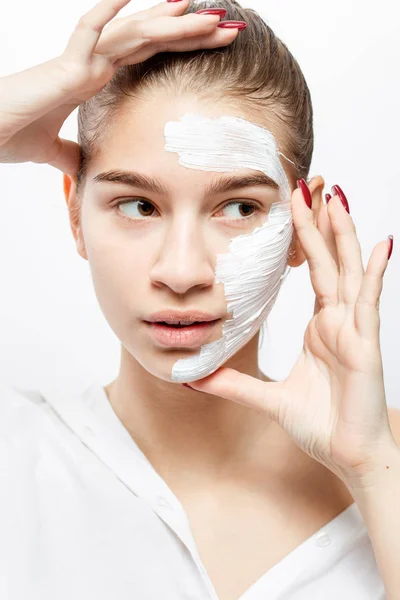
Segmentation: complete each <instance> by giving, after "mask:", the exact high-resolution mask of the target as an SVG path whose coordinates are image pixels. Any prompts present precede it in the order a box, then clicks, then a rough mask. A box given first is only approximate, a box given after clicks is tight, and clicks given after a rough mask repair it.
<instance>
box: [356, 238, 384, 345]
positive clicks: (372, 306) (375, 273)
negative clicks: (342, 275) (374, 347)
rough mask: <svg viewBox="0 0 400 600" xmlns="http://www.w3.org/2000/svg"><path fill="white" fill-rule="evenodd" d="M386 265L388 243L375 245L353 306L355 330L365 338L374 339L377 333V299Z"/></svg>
mask: <svg viewBox="0 0 400 600" xmlns="http://www.w3.org/2000/svg"><path fill="white" fill-rule="evenodd" d="M387 265H388V243H387V242H380V243H379V244H377V245H376V246H375V248H374V249H373V251H372V254H371V256H370V259H369V261H368V265H367V268H366V271H365V275H364V277H363V280H362V283H361V288H360V293H359V295H358V298H357V302H356V304H355V307H354V319H355V326H356V329H357V331H358V332H359V333H360V335H361V336H362V337H364V338H365V339H368V340H371V341H373V342H374V341H376V336H377V334H378V333H379V326H380V317H379V310H378V308H379V300H380V296H381V293H382V288H383V276H384V274H385V271H386V268H387Z"/></svg>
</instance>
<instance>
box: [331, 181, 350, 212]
mask: <svg viewBox="0 0 400 600" xmlns="http://www.w3.org/2000/svg"><path fill="white" fill-rule="evenodd" d="M332 194H333V195H335V194H337V195H338V196H339V198H340V201H341V203H342V204H343V206H344V207H345V209H346V210H347V212H348V213H349V214H350V207H349V203H348V202H347V198H346V196H345V195H344V192H343V190H342V188H340V187H339V186H338V185H334V186H332Z"/></svg>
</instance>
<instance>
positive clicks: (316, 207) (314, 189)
mask: <svg viewBox="0 0 400 600" xmlns="http://www.w3.org/2000/svg"><path fill="white" fill-rule="evenodd" d="M307 185H308V187H309V189H310V192H311V196H312V211H313V216H314V223H317V221H318V214H319V211H320V209H321V206H323V204H324V202H323V200H322V192H323V190H324V186H325V181H324V178H323V177H321V175H315V176H314V177H312V178H311V179H309V180H308V181H307ZM305 260H306V257H305V255H304V253H303V251H302V249H301V245H300V243H299V240H298V238H297V235H296V232H295V231H294V233H293V238H292V243H291V245H290V250H289V256H288V262H287V264H288V265H289V267H299V266H300V265H302V264H303V262H304V261H305Z"/></svg>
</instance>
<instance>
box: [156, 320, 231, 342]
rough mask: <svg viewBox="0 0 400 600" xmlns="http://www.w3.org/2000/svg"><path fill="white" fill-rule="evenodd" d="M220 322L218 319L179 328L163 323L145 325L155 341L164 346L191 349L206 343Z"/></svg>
mask: <svg viewBox="0 0 400 600" xmlns="http://www.w3.org/2000/svg"><path fill="white" fill-rule="evenodd" d="M219 321H220V319H216V320H215V321H210V322H209V323H198V324H194V325H188V326H187V327H179V328H178V327H177V328H175V327H171V326H168V325H163V324H161V323H148V322H145V323H146V325H147V327H148V328H149V331H150V334H151V335H152V337H153V339H154V340H156V341H157V342H159V343H160V344H162V345H163V346H169V347H175V348H182V347H186V348H191V347H193V346H198V345H199V344H202V343H204V342H205V341H206V340H207V338H208V337H209V336H210V334H211V332H212V330H213V327H214V326H215V325H216V324H217V323H218V322H219Z"/></svg>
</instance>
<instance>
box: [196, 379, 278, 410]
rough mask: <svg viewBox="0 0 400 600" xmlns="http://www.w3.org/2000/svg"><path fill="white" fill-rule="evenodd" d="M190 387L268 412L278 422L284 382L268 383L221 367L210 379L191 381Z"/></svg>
mask: <svg viewBox="0 0 400 600" xmlns="http://www.w3.org/2000/svg"><path fill="white" fill-rule="evenodd" d="M189 385H190V386H191V387H193V388H194V389H195V390H197V391H199V392H205V393H207V394H212V395H214V396H218V397H220V398H226V399H227V400H232V401H233V402H237V403H238V404H243V406H248V407H249V408H254V409H255V410H264V411H267V412H268V414H269V416H270V417H271V418H272V419H274V420H278V415H279V407H280V406H281V399H282V397H283V396H282V394H283V384H282V382H279V381H267V382H266V381H262V380H260V379H256V378H255V377H252V376H251V375H246V374H245V373H240V372H239V371H236V370H235V369H231V368H229V367H221V368H219V369H218V370H217V371H215V372H214V373H212V374H211V375H209V376H208V377H204V378H203V379H198V380H197V381H191V382H190V383H189Z"/></svg>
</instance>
